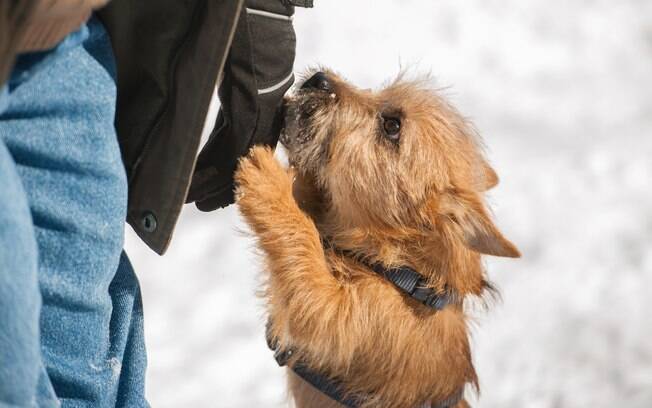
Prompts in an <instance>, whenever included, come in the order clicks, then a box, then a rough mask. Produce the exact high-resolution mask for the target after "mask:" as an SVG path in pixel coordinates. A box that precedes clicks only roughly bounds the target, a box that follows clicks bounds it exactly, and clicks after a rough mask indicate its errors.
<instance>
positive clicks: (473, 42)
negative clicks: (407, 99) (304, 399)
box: [127, 0, 652, 408]
mask: <svg viewBox="0 0 652 408" xmlns="http://www.w3.org/2000/svg"><path fill="white" fill-rule="evenodd" d="M316 3H317V7H316V8H315V9H313V10H308V11H299V12H298V13H297V16H296V19H295V26H296V30H297V36H298V39H299V47H298V56H297V64H296V68H297V70H301V69H303V68H305V67H306V66H309V65H313V64H316V63H323V64H325V65H329V66H331V67H333V68H335V69H336V70H338V71H340V72H342V73H343V74H345V75H346V76H347V77H348V78H349V79H351V80H352V81H354V82H355V83H357V84H359V85H361V86H378V85H380V84H381V83H382V82H383V81H384V80H386V79H388V78H390V77H391V76H392V75H394V74H395V73H396V72H397V71H398V70H399V61H400V63H401V64H402V65H403V66H413V65H417V66H418V67H419V69H420V70H421V71H431V72H432V73H433V74H434V75H435V76H436V77H437V78H438V81H439V84H440V85H445V86H449V85H450V86H451V89H450V90H449V91H448V94H449V95H450V96H451V98H452V99H453V100H454V101H455V102H456V103H457V105H458V106H459V107H460V109H461V110H462V111H463V112H464V113H466V114H467V115H468V116H470V117H471V118H472V119H473V120H474V122H475V123H476V125H477V127H478V129H479V130H480V132H481V133H482V134H483V135H484V138H485V140H486V143H487V145H488V146H489V151H490V157H491V159H492V162H493V164H494V166H495V167H496V169H497V170H498V173H499V174H500V175H501V178H502V183H501V184H500V186H499V187H498V188H497V189H496V190H495V192H493V194H492V202H493V203H494V208H495V214H496V218H497V220H498V224H499V225H500V227H501V228H502V230H503V231H504V232H505V234H506V235H507V236H508V237H509V238H510V239H512V240H513V241H514V242H516V243H517V244H518V245H519V247H520V248H521V250H522V251H523V253H524V257H523V259H522V260H519V261H513V260H498V259H488V262H487V264H488V269H489V274H490V276H491V277H492V278H493V279H494V280H495V282H496V283H497V284H498V286H499V287H500V288H501V290H502V294H503V298H504V300H503V302H502V303H499V304H497V305H495V306H494V307H493V308H492V309H491V310H490V311H489V312H488V313H484V312H478V313H477V321H478V325H477V327H475V329H474V355H475V359H476V362H477V367H478V370H479V375H480V379H481V381H482V389H483V393H482V396H481V398H480V399H479V401H478V402H477V403H476V404H475V405H477V406H479V407H497V408H505V407H507V408H510V407H534V408H539V407H541V408H548V407H550V408H553V407H554V408H565V407H569V408H577V407H597V408H601V407H614V406H617V407H632V408H648V407H651V406H652V317H651V316H650V311H651V310H652V293H651V289H650V288H652V191H651V188H652V183H651V181H652V79H651V78H650V76H651V74H652V2H650V1H649V0H621V1H618V2H615V1H600V0H573V1H565V2H561V1H558V2H550V1H546V0H518V1H517V0H501V1H497V0H474V1H465V2H461V1H458V0H438V1H432V2H425V1H414V0H411V1H408V0H404V1H400V2H399V1H390V0H382V1H378V0H376V1H372V0H366V1H362V0H357V1H355V2H346V3H345V2H343V1H334V0H330V1H326V0H317V1H316ZM242 230H244V226H243V225H242V223H241V221H240V219H239V218H238V216H237V213H236V211H235V210H234V209H233V208H230V209H227V210H224V211H220V212H215V213H211V214H203V213H199V212H197V211H196V210H195V209H194V208H192V207H190V206H188V207H187V208H186V209H185V210H184V212H183V214H182V219H181V222H180V224H179V227H178V229H177V232H176V237H175V239H174V241H173V243H172V247H171V248H170V250H169V252H168V254H167V255H166V256H164V257H163V258H159V257H157V256H156V255H154V254H153V253H151V252H149V251H148V250H147V249H146V248H145V247H144V245H143V244H141V243H140V242H138V241H137V239H136V238H135V237H134V235H133V234H132V233H131V231H130V232H129V233H128V236H127V251H128V253H129V254H130V256H131V258H132V260H133V262H134V264H135V266H136V269H137V271H138V273H139V276H140V279H141V282H142V285H143V291H144V302H145V314H146V316H145V317H146V334H147V343H148V347H149V360H150V364H149V367H150V368H149V377H148V381H149V382H148V395H149V399H150V401H151V403H152V404H153V406H154V407H160V408H169V407H198V408H203V407H207V408H208V407H210V408H212V407H217V408H248V407H282V406H284V377H283V370H281V369H279V368H278V367H277V366H276V364H275V363H274V360H273V359H272V356H271V354H270V353H269V352H268V350H267V348H266V346H265V343H264V340H263V322H264V318H263V317H262V309H261V307H260V303H259V301H257V300H256V298H255V296H254V292H255V289H256V286H257V283H256V276H257V272H258V264H257V262H256V260H255V259H254V258H253V257H252V255H251V251H250V249H251V245H252V242H251V241H250V240H249V239H248V238H247V237H246V236H245V235H244V234H242V232H239V231H242Z"/></svg>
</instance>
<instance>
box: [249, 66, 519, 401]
mask: <svg viewBox="0 0 652 408" xmlns="http://www.w3.org/2000/svg"><path fill="white" fill-rule="evenodd" d="M327 75H328V78H329V81H330V84H331V87H332V89H331V91H332V92H329V91H322V90H317V89H299V90H298V91H297V92H296V93H295V95H294V96H292V97H290V98H289V100H288V101H287V115H286V125H285V130H284V133H283V134H282V138H281V140H282V142H283V143H284V144H285V145H286V147H287V148H288V155H289V160H290V164H291V168H290V169H289V170H288V169H284V168H283V167H282V166H281V165H280V164H279V162H278V161H277V160H276V159H275V158H274V157H273V153H272V151H271V150H269V149H266V148H262V147H256V148H254V149H252V151H251V153H250V155H249V156H248V157H247V158H246V159H243V160H242V161H241V163H240V167H239V170H238V171H237V174H236V179H237V184H238V186H239V187H238V190H237V193H236V196H237V199H238V204H239V207H240V211H241V213H242V215H243V216H244V218H245V220H246V221H247V222H248V224H249V225H250V226H251V228H252V230H253V232H254V233H255V235H256V236H257V238H258V242H259V245H260V248H261V249H262V251H263V252H264V254H265V258H266V261H267V270H268V279H267V285H266V291H265V296H266V300H267V302H268V311H269V315H270V319H271V320H270V321H271V332H272V334H273V335H274V336H275V337H276V338H277V339H278V340H279V341H280V344H281V345H282V346H283V347H287V348H290V347H291V348H293V349H294V350H295V352H294V354H293V358H292V359H291V360H290V365H292V364H293V363H294V362H295V361H298V360H301V361H303V362H305V363H307V364H308V365H309V366H310V368H311V369H313V370H314V371H318V372H321V373H324V374H327V375H329V376H331V377H333V378H337V379H339V380H341V381H342V383H343V384H344V387H345V389H346V391H347V392H348V393H351V394H357V395H365V396H368V399H367V400H366V402H365V403H364V407H365V408H367V407H392V408H395V407H400V408H412V407H417V406H419V405H421V404H423V403H426V402H433V403H436V402H438V401H442V400H444V399H446V398H448V397H450V396H451V395H454V394H455V393H456V392H458V391H459V390H460V389H462V388H463V387H464V385H465V384H471V385H472V386H474V387H475V388H476V389H477V377H476V372H475V370H474V367H473V364H472V361H471V353H470V348H469V341H468V328H467V316H466V315H465V312H464V308H463V301H462V300H460V301H458V302H457V303H455V304H452V305H449V306H448V307H446V308H445V309H444V310H442V311H435V310H433V309H430V308H428V307H426V306H424V305H422V304H420V303H418V302H417V301H415V300H413V299H412V298H410V297H408V296H406V295H405V294H403V293H401V292H400V291H399V290H397V289H396V288H395V287H394V286H393V285H392V283H390V282H388V281H387V280H385V279H384V278H383V277H381V276H379V275H378V274H376V273H374V272H373V271H371V270H370V269H369V268H368V267H366V266H364V264H363V263H361V262H360V261H359V260H356V259H353V258H352V257H348V256H343V255H342V254H341V253H340V252H337V251H334V250H332V249H324V246H323V241H324V240H328V241H329V242H330V243H332V245H333V246H334V247H337V248H342V249H345V250H347V251H352V252H354V253H356V254H358V255H359V256H362V257H364V258H366V259H367V260H369V261H370V262H382V263H383V264H385V265H387V266H401V265H407V266H410V267H412V268H414V269H415V270H417V271H419V272H420V273H421V274H422V275H424V276H426V277H427V278H428V279H429V284H430V285H431V286H432V287H433V288H435V289H437V290H439V291H444V290H446V289H452V290H453V291H455V292H456V293H457V294H458V295H459V296H460V299H463V298H464V297H467V296H482V295H483V294H484V293H485V292H486V291H487V289H490V286H489V284H488V283H487V280H486V279H485V273H484V270H483V267H482V264H481V259H480V254H490V255H496V256H507V257H518V256H520V255H519V252H518V250H517V249H516V247H515V246H514V245H513V244H512V243H510V242H509V241H508V240H507V239H505V238H504V237H503V235H502V234H501V233H500V232H499V231H498V230H497V228H496V227H495V226H494V224H493V222H492V221H491V219H490V216H489V214H488V211H487V209H486V207H485V204H484V198H483V193H484V192H485V191H486V190H488V189H489V188H491V187H493V186H495V185H496V184H497V182H498V178H497V176H496V173H495V172H494V171H493V170H492V169H491V167H490V166H489V165H488V163H487V161H486V160H485V159H484V157H483V153H482V149H481V148H480V146H479V140H478V138H477V136H476V135H475V132H474V131H473V129H472V127H471V126H470V125H469V124H468V123H467V122H466V121H465V120H464V119H463V118H462V117H461V116H460V114H459V113H458V112H457V111H456V110H455V109H454V108H453V107H451V105H449V104H448V103H447V102H446V101H445V100H444V99H442V98H441V97H440V96H439V95H438V93H437V92H436V91H434V90H433V89H431V88H429V87H428V86H427V84H426V82H425V81H405V80H402V79H400V78H399V80H396V81H395V82H393V83H391V84H389V85H388V86H387V87H386V88H385V89H382V90H380V91H378V92H372V91H369V90H361V89H357V88H355V87H353V86H352V85H350V84H348V83H346V82H345V81H344V80H342V79H341V78H340V77H339V76H338V75H336V74H334V73H333V72H330V71H328V72H327ZM387 115H389V116H391V117H397V116H398V117H400V122H401V131H400V141H398V142H396V141H391V140H389V139H388V138H387V137H386V133H385V131H384V130H383V123H384V122H383V116H385V117H387ZM290 387H291V394H292V395H293V397H294V400H295V403H296V404H297V406H298V407H301V408H303V407H311V408H315V407H317V408H321V407H330V406H333V407H336V406H338V404H335V403H334V402H333V401H331V400H329V399H328V398H326V397H324V396H323V395H320V394H319V392H317V391H316V390H315V389H313V388H312V387H310V386H309V385H307V384H306V383H305V382H303V381H302V380H301V379H299V378H297V377H295V376H294V375H292V374H291V375H290ZM466 406H468V405H467V403H466V402H465V401H464V400H462V401H460V402H459V403H458V404H457V407H466Z"/></svg>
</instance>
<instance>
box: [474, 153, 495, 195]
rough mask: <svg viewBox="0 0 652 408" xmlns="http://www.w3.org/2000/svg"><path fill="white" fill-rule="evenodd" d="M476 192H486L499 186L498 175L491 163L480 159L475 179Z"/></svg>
mask: <svg viewBox="0 0 652 408" xmlns="http://www.w3.org/2000/svg"><path fill="white" fill-rule="evenodd" d="M473 184H474V186H473V187H474V190H475V191H478V192H484V191H487V190H490V189H492V188H494V187H496V185H498V174H496V171H495V170H494V169H493V168H491V166H490V165H489V163H487V162H486V161H485V160H484V159H480V162H479V164H478V165H477V168H476V171H475V174H474V177H473Z"/></svg>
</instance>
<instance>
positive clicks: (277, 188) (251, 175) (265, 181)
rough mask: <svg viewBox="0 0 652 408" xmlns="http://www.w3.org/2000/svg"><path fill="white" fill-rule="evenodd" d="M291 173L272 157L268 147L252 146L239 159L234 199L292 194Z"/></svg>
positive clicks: (271, 197)
mask: <svg viewBox="0 0 652 408" xmlns="http://www.w3.org/2000/svg"><path fill="white" fill-rule="evenodd" d="M291 177H292V176H291V174H289V173H288V171H287V170H286V169H284V168H283V167H282V166H281V164H280V163H279V162H278V160H276V159H275V158H274V153H273V151H272V150H271V149H270V148H269V147H263V146H254V147H253V148H252V149H251V150H250V151H249V154H248V155H247V156H246V157H243V158H242V159H240V163H239V166H238V169H237V171H236V173H235V182H236V186H237V188H236V200H237V201H238V202H239V203H240V202H241V201H242V200H243V199H244V198H245V197H249V198H250V199H251V200H254V201H259V200H264V201H267V202H269V201H270V200H274V201H276V200H279V199H282V198H284V196H287V195H288V194H289V195H290V197H291V194H292V179H291Z"/></svg>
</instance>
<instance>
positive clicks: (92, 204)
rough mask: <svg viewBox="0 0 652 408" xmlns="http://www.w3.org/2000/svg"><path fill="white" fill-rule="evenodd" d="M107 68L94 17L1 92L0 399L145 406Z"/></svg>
mask: <svg viewBox="0 0 652 408" xmlns="http://www.w3.org/2000/svg"><path fill="white" fill-rule="evenodd" d="M114 71H115V69H114V66H113V56H112V53H111V48H110V44H109V41H108V36H107V34H106V32H105V31H104V29H103V27H102V25H101V23H99V21H98V20H96V19H95V18H93V19H91V20H90V21H89V23H88V24H87V26H86V27H84V28H82V29H81V30H79V31H78V32H76V33H73V34H71V35H70V36H69V37H67V38H66V39H65V40H64V41H63V42H62V43H61V44H60V45H59V46H58V47H57V48H55V49H54V50H51V51H49V52H43V53H35V54H29V55H24V56H21V57H20V58H19V60H18V61H17V64H16V67H15V69H14V71H13V72H12V77H11V79H10V81H9V84H8V87H5V90H4V91H3V93H0V109H2V106H3V105H4V111H0V408H4V407H34V406H38V407H49V406H59V405H62V406H63V407H100V408H101V407H114V406H117V407H142V406H148V405H147V402H146V401H145V397H144V380H145V378H144V377H145V366H146V358H145V346H144V338H143V321H142V304H141V299H140V289H139V285H138V281H137V279H136V276H135V274H134V272H133V270H132V268H131V265H130V263H129V260H128V259H127V256H126V254H124V253H123V251H122V247H123V239H124V220H125V216H126V211H127V180H126V175H125V171H124V166H123V164H122V160H121V157H120V150H119V146H118V142H117V137H116V133H115V129H114V126H113V120H114V113H115V112H114V111H115V102H116V88H115V72H114Z"/></svg>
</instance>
